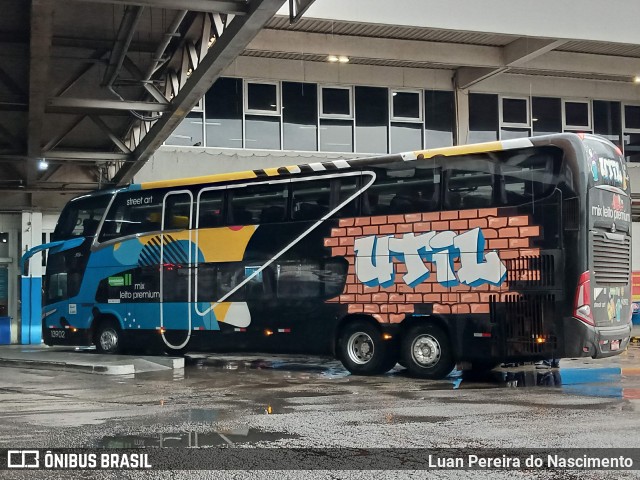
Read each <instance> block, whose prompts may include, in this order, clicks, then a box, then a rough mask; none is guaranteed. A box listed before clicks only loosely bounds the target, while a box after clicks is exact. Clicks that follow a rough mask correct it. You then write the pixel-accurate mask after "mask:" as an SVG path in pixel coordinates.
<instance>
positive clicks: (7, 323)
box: [0, 317, 11, 345]
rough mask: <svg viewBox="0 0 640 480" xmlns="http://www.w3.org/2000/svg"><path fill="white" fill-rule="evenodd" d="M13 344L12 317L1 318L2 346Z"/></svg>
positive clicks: (0, 343)
mask: <svg viewBox="0 0 640 480" xmlns="http://www.w3.org/2000/svg"><path fill="white" fill-rule="evenodd" d="M10 343H11V317H0V345H9V344H10Z"/></svg>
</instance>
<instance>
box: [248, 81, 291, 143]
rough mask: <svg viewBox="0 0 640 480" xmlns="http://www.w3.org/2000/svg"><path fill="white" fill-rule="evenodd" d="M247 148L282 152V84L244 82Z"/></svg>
mask: <svg viewBox="0 0 640 480" xmlns="http://www.w3.org/2000/svg"><path fill="white" fill-rule="evenodd" d="M244 99H245V101H244V113H245V117H244V128H245V138H244V146H245V148H255V149H267V150H280V149H281V148H282V147H281V145H282V144H281V138H280V136H281V133H280V123H281V118H280V84H279V83H277V82H256V81H250V80H247V81H245V82H244Z"/></svg>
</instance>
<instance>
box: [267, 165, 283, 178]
mask: <svg viewBox="0 0 640 480" xmlns="http://www.w3.org/2000/svg"><path fill="white" fill-rule="evenodd" d="M264 173H266V174H267V175H269V176H270V177H275V176H278V175H280V174H279V173H278V167H275V168H265V169H264Z"/></svg>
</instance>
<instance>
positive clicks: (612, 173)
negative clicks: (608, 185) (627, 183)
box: [598, 157, 622, 183]
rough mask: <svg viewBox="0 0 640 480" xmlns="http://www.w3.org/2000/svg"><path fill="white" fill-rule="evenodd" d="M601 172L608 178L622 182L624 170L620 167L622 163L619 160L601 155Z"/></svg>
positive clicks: (599, 159)
mask: <svg viewBox="0 0 640 480" xmlns="http://www.w3.org/2000/svg"><path fill="white" fill-rule="evenodd" d="M598 162H599V163H600V174H601V175H602V177H603V178H605V179H607V180H612V181H614V182H616V183H622V170H621V169H620V163H619V162H618V161H617V160H613V159H611V158H606V157H599V158H598Z"/></svg>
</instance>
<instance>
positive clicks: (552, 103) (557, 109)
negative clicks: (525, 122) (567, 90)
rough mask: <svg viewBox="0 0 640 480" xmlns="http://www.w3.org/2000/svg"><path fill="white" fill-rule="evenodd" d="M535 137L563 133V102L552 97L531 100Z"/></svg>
mask: <svg viewBox="0 0 640 480" xmlns="http://www.w3.org/2000/svg"><path fill="white" fill-rule="evenodd" d="M531 123H532V126H533V135H549V134H551V133H560V132H562V100H561V99H559V98H551V97H532V98H531Z"/></svg>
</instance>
